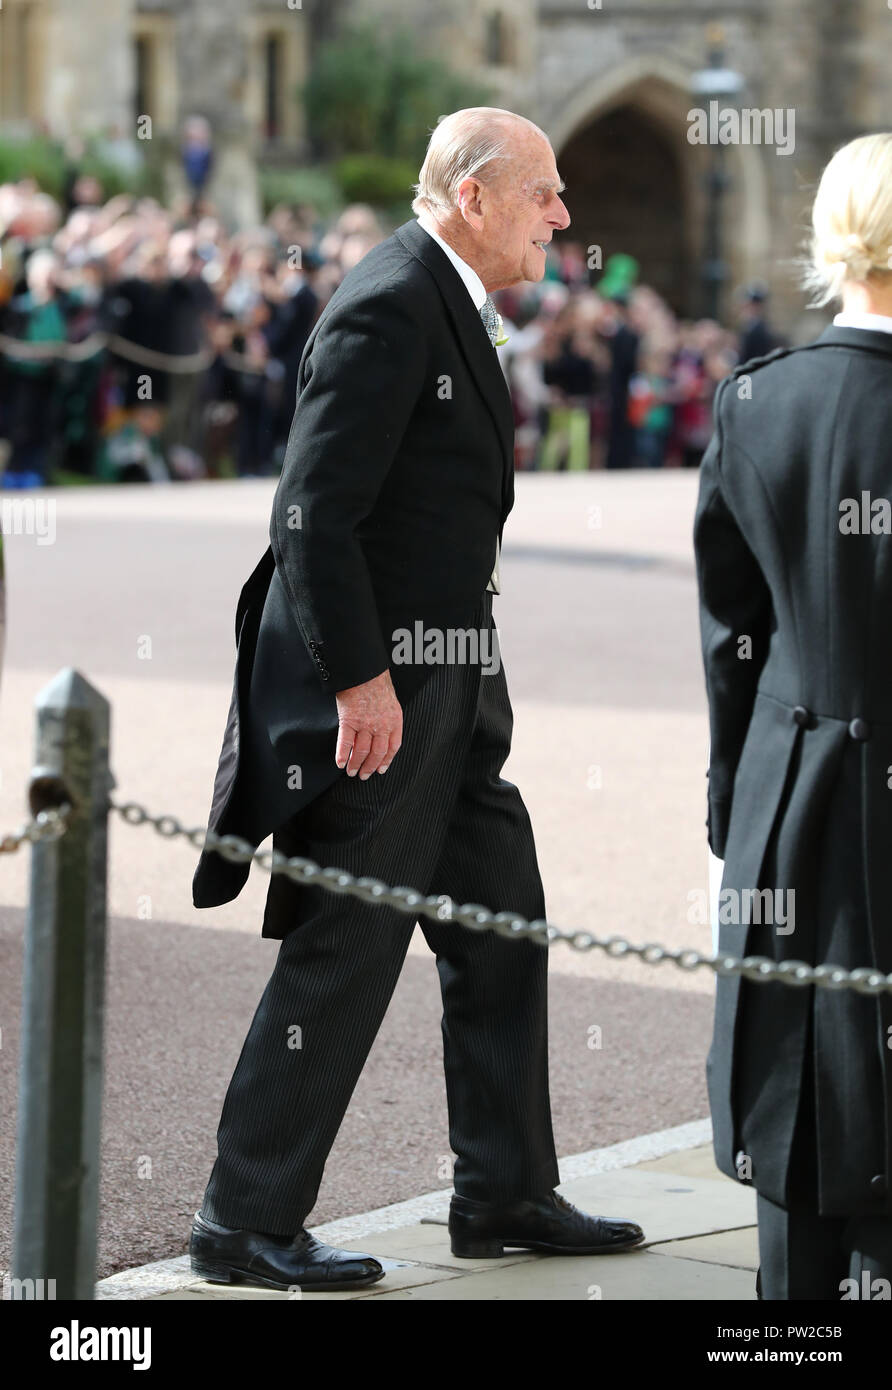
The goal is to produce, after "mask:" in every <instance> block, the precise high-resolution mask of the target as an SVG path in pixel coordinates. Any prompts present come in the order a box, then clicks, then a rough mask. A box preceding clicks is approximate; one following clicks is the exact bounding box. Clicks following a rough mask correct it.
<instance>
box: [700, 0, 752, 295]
mask: <svg viewBox="0 0 892 1390" xmlns="http://www.w3.org/2000/svg"><path fill="white" fill-rule="evenodd" d="M706 32H707V43H708V52H707V66H706V67H705V68H701V69H700V70H699V71H698V72H695V73H694V74H693V76H692V78H691V94H692V96H694V97H695V98H696V97H699V98H700V99H701V100H709V101H714V102H715V103H716V105H718V103H719V102H721V101H729V100H731V98H733V97H736V96H738V95H739V94H740V92H741V91H742V90H743V85H744V79H743V77H742V76H741V74H740V73H739V72H735V71H734V70H733V68H728V67H726V66H725V53H724V33H723V31H722V29H721V28H720V27H719V26H718V25H710V26H709V28H708V29H707V31H706ZM730 182H731V180H730V178H729V176H728V172H727V170H726V168H725V146H724V145H723V144H722V143H721V141H718V140H716V141H714V142H710V156H709V168H708V170H707V173H706V178H705V181H704V184H705V188H706V234H705V236H704V239H703V269H702V278H703V312H704V314H705V315H706V317H707V318H709V319H716V320H718V317H719V313H720V310H721V300H722V287H723V285H724V283H725V280H726V279H727V275H728V268H727V266H726V264H725V260H724V256H723V249H724V248H723V244H722V199H723V197H724V195H725V193H726V191H727V189H728V187H729V186H730Z"/></svg>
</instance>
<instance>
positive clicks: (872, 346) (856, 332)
mask: <svg viewBox="0 0 892 1390" xmlns="http://www.w3.org/2000/svg"><path fill="white" fill-rule="evenodd" d="M810 346H811V347H816V348H817V347H853V348H862V349H864V351H866V352H878V353H880V354H881V355H882V356H884V357H892V333H884V332H883V331H882V330H881V329H872V328H835V327H834V326H833V324H831V325H830V327H829V328H825V329H824V332H823V333H822V334H821V336H820V338H818V339H816V341H815V342H813V343H811V344H810Z"/></svg>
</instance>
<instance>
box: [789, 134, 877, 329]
mask: <svg viewBox="0 0 892 1390" xmlns="http://www.w3.org/2000/svg"><path fill="white" fill-rule="evenodd" d="M810 250H811V259H810V261H809V263H808V265H807V268H806V271H805V283H806V285H807V286H808V288H809V289H811V290H813V291H814V295H815V298H814V300H813V306H814V307H816V308H817V307H819V306H820V305H823V304H828V303H829V302H830V301H831V300H832V299H839V298H840V297H841V295H842V288H843V285H844V284H846V282H847V281H850V280H854V281H859V282H861V283H864V282H866V281H868V280H869V281H871V282H886V283H888V284H890V285H892V132H885V133H883V134H879V135H863V136H861V137H860V138H859V139H857V140H852V141H850V142H849V144H848V145H843V147H842V149H841V150H837V152H836V154H835V155H834V156H833V158H832V159H831V161H830V163H829V164H828V165H827V167H826V169H825V170H824V172H823V174H822V175H821V182H820V184H819V186H818V192H817V196H816V197H815V201H814V207H813V208H812V239H811V247H810Z"/></svg>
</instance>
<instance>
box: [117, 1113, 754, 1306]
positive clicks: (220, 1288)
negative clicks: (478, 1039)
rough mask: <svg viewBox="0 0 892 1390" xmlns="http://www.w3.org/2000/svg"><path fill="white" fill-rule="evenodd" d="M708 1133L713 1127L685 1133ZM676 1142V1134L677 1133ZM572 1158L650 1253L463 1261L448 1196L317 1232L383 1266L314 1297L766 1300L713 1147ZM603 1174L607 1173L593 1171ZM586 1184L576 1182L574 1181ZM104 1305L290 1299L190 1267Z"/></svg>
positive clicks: (737, 1199)
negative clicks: (627, 1158)
mask: <svg viewBox="0 0 892 1390" xmlns="http://www.w3.org/2000/svg"><path fill="white" fill-rule="evenodd" d="M682 1130H689V1131H691V1132H692V1133H695V1134H700V1135H702V1134H703V1133H704V1132H708V1123H706V1122H699V1123H698V1124H696V1125H688V1126H683V1127H679V1130H678V1131H675V1133H676V1135H679V1134H681V1131H682ZM670 1133H671V1132H670ZM651 1137H652V1138H654V1139H656V1138H657V1136H644V1140H643V1141H642V1140H634V1141H632V1142H631V1143H629V1144H624V1145H623V1144H619V1145H616V1146H615V1147H614V1149H612V1150H600V1151H599V1152H598V1153H596V1154H591V1155H580V1156H578V1158H569V1159H564V1160H563V1161H562V1162H561V1173H562V1175H563V1177H564V1181H563V1182H562V1183H561V1189H560V1190H561V1191H562V1192H563V1193H564V1194H565V1195H566V1196H567V1197H568V1198H569V1199H570V1200H571V1201H573V1202H575V1203H576V1204H577V1205H578V1206H580V1207H582V1208H583V1209H585V1210H587V1211H591V1212H599V1213H604V1214H605V1215H611V1216H628V1217H631V1218H632V1219H633V1220H636V1221H638V1222H640V1224H641V1225H642V1226H643V1228H644V1230H645V1232H646V1235H647V1244H646V1246H643V1247H641V1248H640V1249H638V1250H635V1251H630V1252H628V1253H626V1254H620V1255H610V1256H607V1257H605V1256H600V1257H599V1256H584V1257H574V1258H561V1257H555V1256H552V1257H543V1256H537V1255H532V1254H528V1253H525V1252H523V1251H514V1252H513V1253H511V1254H508V1255H506V1256H505V1257H504V1258H502V1259H499V1260H457V1259H455V1258H454V1257H453V1255H452V1254H451V1252H450V1249H449V1237H448V1234H447V1231H446V1225H445V1221H446V1213H447V1211H448V1205H449V1193H448V1190H444V1191H440V1192H434V1193H430V1194H428V1195H427V1196H425V1197H420V1198H414V1199H413V1200H412V1201H410V1202H403V1203H400V1204H398V1205H397V1206H393V1207H384V1208H381V1209H380V1210H379V1211H377V1212H369V1213H367V1214H365V1215H364V1216H358V1217H350V1218H348V1219H346V1220H343V1221H336V1222H330V1223H329V1224H328V1225H326V1226H319V1227H316V1228H315V1233H316V1234H317V1235H318V1236H320V1237H321V1238H322V1239H324V1240H327V1241H330V1242H332V1243H335V1244H338V1245H341V1246H342V1247H343V1248H345V1249H352V1250H362V1251H366V1252H367V1253H369V1254H373V1255H375V1256H377V1257H378V1258H379V1259H380V1260H381V1261H382V1263H383V1264H384V1267H385V1270H386V1274H385V1277H384V1278H383V1279H382V1280H380V1281H379V1282H378V1283H377V1284H374V1285H372V1286H371V1287H370V1288H368V1289H360V1290H356V1291H353V1292H341V1293H307V1294H303V1295H301V1297H302V1298H304V1299H306V1300H308V1301H310V1300H312V1301H325V1302H329V1301H332V1300H343V1299H348V1300H349V1299H383V1300H389V1299H462V1298H467V1299H485V1300H493V1299H495V1300H499V1299H504V1300H509V1301H510V1300H517V1299H520V1300H534V1301H540V1300H551V1299H557V1300H566V1299H598V1298H600V1299H613V1300H617V1299H620V1300H627V1301H639V1300H641V1301H660V1302H661V1301H664V1300H699V1299H704V1300H706V1299H718V1300H721V1301H728V1302H739V1301H748V1300H754V1299H755V1269H756V1265H757V1263H758V1257H757V1242H756V1229H755V1194H754V1193H753V1192H752V1191H751V1190H748V1189H747V1188H745V1187H740V1186H737V1185H736V1184H735V1183H733V1182H732V1181H730V1179H728V1178H726V1177H725V1176H724V1175H723V1174H721V1173H719V1171H718V1170H717V1168H716V1167H715V1163H714V1161H713V1157H712V1148H711V1145H710V1144H709V1143H704V1144H698V1145H696V1146H695V1147H692V1148H687V1149H683V1150H679V1151H677V1152H674V1153H669V1154H667V1155H665V1156H664V1157H662V1158H656V1159H645V1160H643V1161H641V1162H637V1163H632V1164H628V1165H627V1166H612V1167H611V1166H609V1165H610V1164H611V1163H616V1164H620V1163H621V1162H622V1159H623V1157H624V1155H628V1154H630V1153H634V1151H635V1149H636V1147H638V1148H639V1149H640V1148H641V1147H642V1145H643V1147H644V1148H645V1150H646V1148H647V1143H646V1141H647V1139H648V1138H651ZM593 1167H594V1168H602V1169H605V1168H606V1171H600V1172H589V1173H588V1175H587V1176H586V1175H584V1174H585V1172H586V1169H591V1168H593ZM577 1172H578V1173H580V1174H582V1175H580V1176H573V1174H574V1173H577ZM97 1296H98V1297H99V1298H103V1299H148V1300H157V1299H195V1298H200V1299H233V1298H234V1299H246V1298H247V1299H258V1298H261V1299H264V1298H267V1299H287V1298H289V1297H293V1295H289V1294H286V1293H277V1292H275V1291H274V1290H271V1289H261V1288H249V1287H247V1286H245V1285H233V1286H227V1285H219V1284H208V1283H205V1282H204V1281H202V1280H196V1279H195V1277H194V1275H193V1274H192V1273H191V1271H190V1269H189V1260H188V1257H186V1256H184V1257H181V1258H179V1259H173V1260H162V1261H160V1262H158V1263H156V1264H151V1265H143V1266H142V1267H141V1268H140V1269H134V1270H124V1271H122V1272H121V1273H119V1274H115V1275H112V1276H111V1277H110V1278H108V1279H104V1280H102V1281H101V1283H100V1284H99V1285H98V1287H97Z"/></svg>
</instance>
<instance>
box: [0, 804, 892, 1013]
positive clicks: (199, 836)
mask: <svg viewBox="0 0 892 1390" xmlns="http://www.w3.org/2000/svg"><path fill="white" fill-rule="evenodd" d="M109 810H111V811H114V812H116V813H117V814H118V815H119V816H120V817H121V819H122V820H123V821H126V823H127V824H128V825H150V826H151V827H152V828H153V829H154V830H155V831H156V833H157V834H159V835H161V836H162V837H163V838H164V839H167V840H173V839H180V838H181V839H185V840H188V842H189V843H190V844H191V845H193V846H194V848H195V849H197V850H204V849H208V850H212V851H215V852H216V853H218V854H220V855H221V856H222V858H224V859H227V860H229V861H230V862H231V863H235V864H251V863H254V864H257V865H259V867H260V868H261V869H263V870H264V871H265V872H266V873H269V874H284V875H285V876H286V877H287V878H290V879H291V880H292V881H293V882H295V883H304V884H317V885H318V886H319V887H321V888H324V889H326V890H327V891H328V892H331V893H347V894H349V895H350V896H351V897H355V898H359V899H360V900H361V901H363V902H370V903H384V904H386V905H387V906H389V907H395V908H396V909H397V910H398V911H399V912H408V913H412V914H413V915H414V916H416V917H418V916H423V917H430V918H432V919H433V920H434V921H436V922H455V923H457V924H458V925H459V926H462V927H467V928H469V929H470V930H471V931H494V932H496V933H497V934H498V935H499V936H502V937H506V938H509V939H511V940H531V941H538V942H539V943H540V944H542V945H544V946H553V945H555V944H556V943H557V942H559V941H563V942H565V943H566V944H567V945H568V946H569V947H570V948H571V949H572V950H574V951H603V952H604V954H605V955H607V956H610V957H611V958H612V959H614V960H622V959H624V958H625V957H626V956H637V957H638V959H639V960H640V961H642V962H643V963H644V964H645V965H662V964H663V963H664V962H665V961H670V962H671V963H672V964H673V965H675V966H677V967H678V969H679V970H687V971H691V970H701V969H707V970H712V971H713V972H714V973H715V974H716V975H722V976H729V975H740V976H741V977H742V978H743V979H746V980H755V981H760V980H761V981H769V982H773V983H776V984H785V985H791V986H794V987H796V986H799V987H807V986H809V985H816V986H817V987H818V988H821V989H851V990H854V991H855V993H856V994H873V995H876V994H886V993H892V975H885V974H883V972H882V971H880V970H875V969H873V968H872V967H871V966H861V967H859V968H858V969H856V970H847V969H845V968H844V967H843V966H840V965H829V964H828V965H808V964H807V963H806V962H805V961H798V960H784V961H773V960H770V959H769V958H768V957H767V956H743V957H739V956H729V955H719V956H706V955H703V953H702V952H701V951H697V950H694V948H693V947H691V946H684V947H680V948H677V949H676V948H672V947H668V946H661V945H659V944H658V943H656V942H647V943H646V944H644V945H640V944H636V943H635V942H634V941H627V940H626V938H625V937H622V936H596V935H594V933H592V932H586V931H564V930H563V929H562V928H561V927H556V926H554V925H553V924H552V923H550V922H547V921H546V920H545V919H544V918H542V919H538V920H536V921H533V922H530V921H528V920H527V919H526V918H525V917H521V916H520V915H519V914H518V913H514V912H496V913H493V912H490V911H489V909H488V908H486V907H483V906H482V905H481V904H480V903H463V904H462V905H461V906H460V907H456V906H455V904H454V903H453V902H452V901H451V899H449V898H448V897H447V896H446V895H445V894H443V893H441V894H439V895H436V896H434V895H430V896H425V894H423V893H421V892H419V891H418V890H417V889H415V888H391V887H390V886H389V885H388V884H386V883H383V882H382V881H381V880H380V879H376V878H355V877H354V876H353V874H350V873H347V871H346V870H345V869H336V868H326V869H324V868H322V867H321V866H320V865H319V864H316V863H314V861H313V860H312V859H302V858H300V857H298V856H296V857H294V858H290V859H289V858H288V857H287V856H286V855H284V854H282V853H281V852H280V851H279V850H271V849H266V850H258V849H255V848H254V846H253V845H251V844H249V843H248V841H247V840H243V839H241V838H240V837H239V836H238V835H217V834H216V833H215V832H214V831H213V830H208V829H207V828H206V827H204V826H196V827H195V828H194V829H191V830H187V829H186V827H185V826H184V825H183V824H182V823H181V822H180V821H179V820H178V819H177V817H176V816H172V815H161V816H153V815H152V814H151V812H149V811H147V810H146V808H145V807H144V806H140V805H139V803H138V802H135V801H127V802H116V801H109ZM70 812H71V807H70V805H68V804H67V803H65V804H63V805H61V806H58V807H50V808H48V809H47V810H45V811H39V812H38V813H37V815H36V816H34V817H33V818H32V819H31V820H30V821H27V822H26V823H25V825H23V826H22V827H21V828H20V829H19V830H17V831H13V832H11V833H10V834H8V835H4V836H3V838H2V839H0V854H15V853H16V851H17V850H19V849H21V847H22V845H24V844H28V843H30V844H36V843H37V842H39V841H41V840H58V839H60V838H61V837H62V836H63V835H64V834H65V831H66V830H67V828H68V816H69V814H70Z"/></svg>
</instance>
